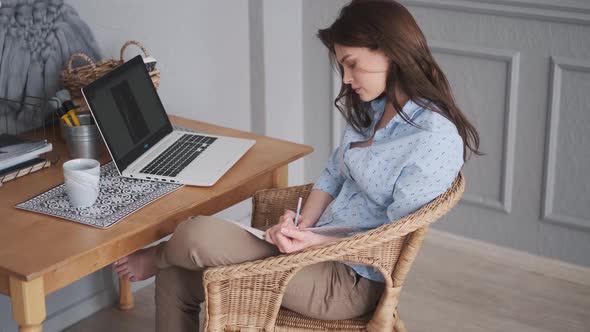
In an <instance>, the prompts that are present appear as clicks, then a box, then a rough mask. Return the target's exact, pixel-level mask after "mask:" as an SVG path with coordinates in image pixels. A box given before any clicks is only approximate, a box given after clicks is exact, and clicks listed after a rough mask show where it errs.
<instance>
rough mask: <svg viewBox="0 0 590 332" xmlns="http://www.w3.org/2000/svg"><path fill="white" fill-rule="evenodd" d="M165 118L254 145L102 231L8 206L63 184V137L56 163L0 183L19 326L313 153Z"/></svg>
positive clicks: (277, 180) (38, 321)
mask: <svg viewBox="0 0 590 332" xmlns="http://www.w3.org/2000/svg"><path fill="white" fill-rule="evenodd" d="M171 120H172V122H174V123H175V124H177V125H180V126H184V127H190V128H194V129H197V130H200V131H203V132H205V133H211V134H219V135H226V136H234V137H244V138H250V139H255V140H256V144H255V145H254V146H253V147H252V148H251V149H250V150H249V151H248V153H246V155H244V157H242V159H240V161H239V162H238V163H237V164H236V165H235V166H234V167H233V168H232V169H230V170H229V172H228V173H227V174H225V175H224V176H223V177H222V178H221V179H220V180H219V181H218V182H217V184H215V186H213V187H189V186H186V187H184V188H181V189H179V190H177V191H175V192H173V193H171V194H169V195H167V196H165V197H163V198H161V199H159V200H157V201H156V202H154V203H152V204H150V205H148V206H146V207H144V208H142V209H141V210H140V211H137V212H135V213H134V214H132V215H130V216H128V217H127V218H125V219H124V220H121V221H120V222H119V223H117V224H116V225H115V226H113V227H112V228H110V229H106V230H101V229H96V228H92V227H89V226H85V225H82V224H78V223H75V222H71V221H67V220H63V219H59V218H54V217H50V216H45V215H42V214H37V213H33V212H27V211H22V210H17V209H16V208H14V205H16V204H17V203H20V202H22V201H24V200H27V199H29V198H31V197H33V196H35V195H37V194H39V193H41V192H43V191H46V190H48V189H50V188H52V187H54V186H56V185H58V184H60V183H62V182H63V174H62V169H61V163H63V161H65V160H66V159H67V157H66V156H67V154H66V153H65V148H64V146H63V144H64V143H63V142H60V141H58V142H54V145H55V146H56V147H57V149H58V150H59V151H61V155H62V158H61V162H60V164H59V165H55V166H52V167H50V168H49V169H46V170H43V171H41V172H37V173H35V174H30V175H27V176H24V177H22V178H20V179H18V180H15V181H10V182H7V183H5V184H4V186H3V187H0V229H1V231H0V243H1V245H0V293H2V294H6V295H8V296H10V297H11V301H12V306H13V317H14V319H15V320H16V322H17V323H18V325H19V328H20V331H41V330H42V324H43V320H44V319H45V315H46V312H45V296H46V295H48V294H50V293H53V292H55V291H57V290H59V289H61V288H63V287H65V286H67V285H69V284H71V283H72V282H74V281H76V280H78V279H80V278H82V277H84V276H86V275H88V274H90V273H93V272H95V271H97V270H99V269H101V268H103V267H105V266H107V265H109V264H111V263H112V262H113V261H115V260H117V259H119V258H121V257H124V256H126V255H128V254H130V253H132V252H134V251H136V250H138V249H140V248H142V247H144V246H146V245H148V244H150V243H152V242H154V241H156V240H158V239H161V238H163V237H165V236H167V235H169V234H171V233H172V232H173V231H174V229H175V228H176V225H178V224H179V223H180V222H181V221H183V220H184V219H186V218H188V217H189V216H192V215H211V214H214V213H217V212H219V211H221V210H223V209H225V208H227V207H229V206H231V205H233V204H236V203H238V202H240V201H242V200H244V199H246V198H248V197H250V196H252V194H254V192H255V191H257V190H259V189H265V188H273V187H284V186H287V165H288V163H289V162H291V161H294V160H296V159H299V158H301V157H303V156H305V155H307V154H309V153H311V152H312V151H313V149H312V148H311V147H309V146H306V145H301V144H295V143H291V142H286V141H282V140H278V139H272V138H269V137H265V136H261V135H255V134H251V133H246V132H242V131H238V130H233V129H228V128H224V127H219V126H214V125H210V124H206V123H202V122H197V121H190V120H186V119H182V118H177V117H171ZM55 143H57V144H55ZM103 159H104V160H103V161H107V159H106V158H103ZM120 302H121V303H120V305H121V307H122V308H124V309H129V308H132V307H133V298H132V296H131V293H130V287H129V282H123V283H122V284H121V297H120Z"/></svg>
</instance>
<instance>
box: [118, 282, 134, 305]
mask: <svg viewBox="0 0 590 332" xmlns="http://www.w3.org/2000/svg"><path fill="white" fill-rule="evenodd" d="M134 306H135V301H134V300H133V293H131V281H129V279H127V278H124V279H123V278H119V309H121V310H131V309H133V307H134Z"/></svg>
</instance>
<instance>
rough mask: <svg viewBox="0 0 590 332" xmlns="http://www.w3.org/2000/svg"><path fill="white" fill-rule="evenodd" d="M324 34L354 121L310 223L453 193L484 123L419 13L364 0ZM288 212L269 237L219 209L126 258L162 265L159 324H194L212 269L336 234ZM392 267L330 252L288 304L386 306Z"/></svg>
mask: <svg viewBox="0 0 590 332" xmlns="http://www.w3.org/2000/svg"><path fill="white" fill-rule="evenodd" d="M318 37H319V38H320V40H321V41H322V42H323V43H324V45H325V46H326V47H327V48H328V50H329V53H330V56H331V57H332V59H333V60H334V62H335V63H337V66H338V69H339V71H340V73H341V75H342V87H341V90H340V94H339V96H338V97H337V99H336V101H335V104H336V106H337V107H338V108H339V109H340V111H341V112H342V114H343V115H344V117H345V118H346V121H347V123H348V125H347V127H346V129H345V131H344V134H343V138H342V144H341V145H340V147H339V148H338V149H336V151H334V153H333V154H332V156H331V157H330V159H329V160H328V162H327V165H326V168H325V169H324V170H323V172H322V174H321V175H320V177H319V179H318V180H317V182H316V184H315V186H314V189H313V191H312V193H311V194H310V196H309V198H308V200H307V203H306V204H305V206H304V208H303V210H302V213H301V215H300V218H299V227H300V228H302V227H324V226H326V225H330V226H349V227H354V228H357V229H361V230H369V229H373V228H376V227H379V226H381V225H383V224H385V223H390V222H395V221H396V220H398V219H400V218H402V217H404V216H406V215H408V214H410V213H412V212H414V211H415V210H417V209H418V208H420V207H421V206H422V205H424V204H426V203H428V202H430V201H431V200H433V199H434V198H435V197H437V196H438V195H440V194H442V193H444V192H445V191H446V190H447V189H448V188H449V187H450V185H451V183H452V182H453V180H454V179H455V177H456V176H457V174H458V172H459V170H460V169H461V167H462V165H463V162H464V160H465V158H466V156H467V154H468V153H467V152H468V151H471V152H474V153H476V154H479V152H478V145H479V137H478V134H477V131H476V130H475V128H474V127H473V126H472V125H471V124H470V123H469V121H467V119H466V118H465V116H464V115H463V114H462V113H461V111H460V109H459V108H458V107H457V105H456V104H455V101H454V100H453V96H452V94H451V90H450V87H449V83H448V82H447V79H446V78H445V75H444V74H443V72H442V71H441V70H440V68H439V66H438V65H437V64H436V62H435V61H434V58H433V57H432V54H431V52H430V50H429V49H428V46H427V44H426V40H425V38H424V35H423V34H422V32H421V31H420V28H419V27H418V25H417V24H416V22H415V21H414V19H413V17H412V15H411V14H410V13H409V12H408V11H407V10H406V9H405V8H404V7H403V6H401V5H400V4H398V3H396V2H392V1H377V0H365V1H353V2H352V3H351V4H349V5H348V6H346V7H344V8H343V9H342V11H341V13H340V16H339V17H338V18H337V19H336V21H335V22H334V23H333V24H332V25H331V26H330V27H329V28H327V29H323V30H320V31H319V32H318ZM294 218H295V213H294V212H292V211H286V212H285V214H284V215H283V216H282V217H281V219H280V220H279V222H278V224H277V225H275V226H273V227H272V228H270V229H268V230H267V233H266V235H267V236H266V238H267V240H266V241H262V240H259V239H258V238H256V237H254V236H252V235H251V234H249V233H248V232H246V231H245V230H243V229H242V228H240V227H237V226H235V225H233V224H231V223H228V222H225V221H223V220H219V219H215V218H212V217H197V218H192V219H189V220H187V221H184V222H183V223H181V224H180V225H179V226H178V227H177V229H176V230H175V232H174V234H173V236H172V238H171V239H170V241H168V242H164V243H161V244H159V245H157V246H154V247H151V248H147V249H144V250H141V251H138V252H136V253H134V254H132V255H130V256H128V257H126V258H123V259H121V260H120V261H118V262H116V263H115V269H116V271H117V272H118V273H119V274H120V276H122V277H127V278H130V279H131V280H132V281H137V280H143V279H146V278H148V277H150V276H152V275H154V274H155V275H156V308H157V309H156V311H157V315H156V325H157V330H158V331H194V330H196V328H197V326H198V322H197V319H198V310H199V309H198V308H199V303H200V302H201V301H203V300H204V294H203V288H202V284H201V280H202V271H203V270H204V269H205V268H207V267H210V266H218V265H227V264H234V263H240V262H245V261H252V260H257V259H262V258H265V257H269V256H272V255H277V254H279V253H290V252H294V251H298V250H302V249H304V248H307V247H309V246H313V245H318V244H322V243H326V242H330V241H334V240H335V238H332V237H328V236H323V235H319V234H316V233H313V232H310V231H304V230H299V229H298V228H297V227H296V226H295V224H294ZM382 282H383V277H382V276H381V275H380V274H379V273H378V272H377V271H375V270H373V269H372V268H368V267H365V266H357V265H350V264H344V263H340V262H326V263H320V264H316V265H313V266H310V267H307V268H304V269H303V270H302V271H300V273H298V274H297V275H296V276H295V277H294V278H293V279H292V280H291V281H290V283H289V285H288V286H287V290H286V293H285V296H284V299H283V306H284V307H286V308H288V309H291V310H293V311H296V312H299V313H301V314H304V315H306V316H310V317H315V318H322V319H344V318H352V317H356V316H359V315H362V314H364V313H366V312H368V311H371V310H373V309H374V307H375V306H376V304H377V302H378V300H379V297H380V293H381V290H382V287H383V283H382Z"/></svg>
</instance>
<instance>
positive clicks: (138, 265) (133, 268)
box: [113, 245, 158, 281]
mask: <svg viewBox="0 0 590 332" xmlns="http://www.w3.org/2000/svg"><path fill="white" fill-rule="evenodd" d="M157 248H158V246H157V245H156V246H152V247H148V248H145V249H141V250H138V251H136V252H134V253H132V254H131V255H129V256H127V257H123V258H121V259H119V260H118V261H116V262H115V263H113V269H114V270H115V272H117V273H118V274H119V277H120V278H123V279H129V280H131V281H141V280H145V279H147V278H149V277H153V276H154V275H156V272H158V268H157V267H156V249H157Z"/></svg>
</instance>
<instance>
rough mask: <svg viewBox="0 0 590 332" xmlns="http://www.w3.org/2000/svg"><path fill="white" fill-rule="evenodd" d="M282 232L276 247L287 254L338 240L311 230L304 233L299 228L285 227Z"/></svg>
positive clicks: (277, 239)
mask: <svg viewBox="0 0 590 332" xmlns="http://www.w3.org/2000/svg"><path fill="white" fill-rule="evenodd" d="M280 232H281V236H280V237H277V238H276V246H277V248H279V251H280V252H282V253H285V254H288V253H292V252H295V251H300V250H303V249H305V248H308V247H311V246H315V245H318V244H322V243H326V242H332V241H336V240H338V238H333V237H329V236H325V235H320V234H316V233H314V232H312V231H309V230H303V231H302V230H299V229H297V228H287V227H284V228H281V230H280Z"/></svg>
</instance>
